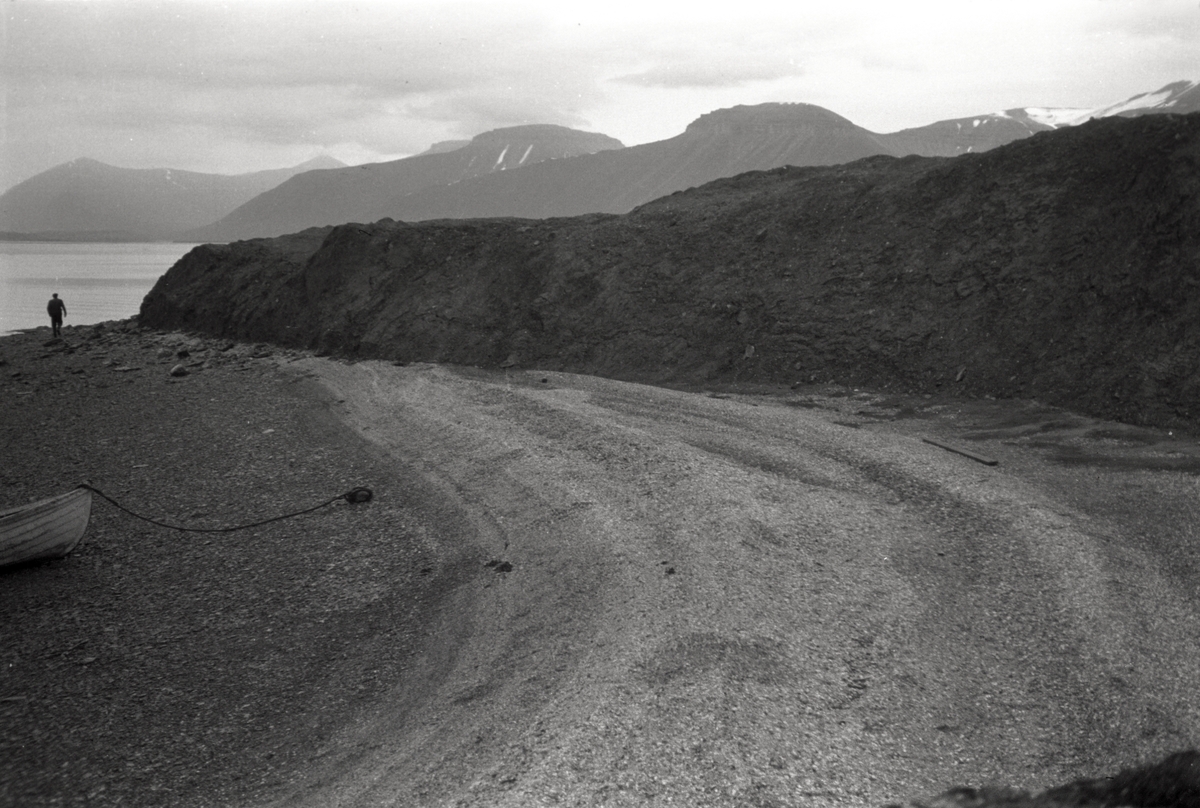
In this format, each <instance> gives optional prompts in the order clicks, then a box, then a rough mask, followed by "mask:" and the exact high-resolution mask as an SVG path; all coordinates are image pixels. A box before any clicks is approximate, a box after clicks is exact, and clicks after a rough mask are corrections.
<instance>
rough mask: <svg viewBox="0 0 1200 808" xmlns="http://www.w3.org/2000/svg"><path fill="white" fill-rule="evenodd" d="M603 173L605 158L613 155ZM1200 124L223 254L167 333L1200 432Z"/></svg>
mask: <svg viewBox="0 0 1200 808" xmlns="http://www.w3.org/2000/svg"><path fill="white" fill-rule="evenodd" d="M601 156H602V155H601ZM1198 168H1200V115H1195V114H1193V115H1187V116H1180V115H1153V116H1143V117H1139V118H1130V119H1126V118H1120V117H1115V118H1107V119H1101V120H1095V121H1092V122H1090V123H1087V124H1084V125H1081V126H1078V127H1074V128H1069V129H1061V130H1056V131H1051V132H1043V133H1038V134H1035V135H1034V136H1032V137H1030V138H1027V139H1023V140H1019V141H1016V142H1013V143H1010V144H1008V145H1007V146H1004V147H1001V148H998V149H994V150H991V151H988V152H985V153H983V154H968V155H963V156H961V157H957V158H923V157H906V158H895V157H888V156H876V157H871V158H867V159H863V160H859V161H857V162H854V163H850V164H843V165H834V166H825V167H807V168H779V169H774V170H771V171H767V172H750V173H746V174H742V175H739V176H737V177H732V178H728V179H721V180H717V181H715V182H712V183H709V184H707V185H704V186H701V187H699V188H695V189H692V190H690V191H686V192H680V193H676V194H673V195H670V196H667V197H664V198H662V199H658V200H655V201H653V202H651V203H649V204H646V205H643V206H640V207H638V208H637V209H635V210H634V211H632V212H630V213H628V214H623V215H604V214H593V215H587V216H580V217H575V218H563V219H548V220H534V221H522V220H513V219H490V220H474V221H437V222H427V223H419V224H405V223H401V222H395V221H392V220H381V221H379V222H376V223H375V224H371V225H361V224H352V225H342V226H338V227H333V228H325V229H314V230H309V231H305V232H302V233H298V234H294V235H291V236H287V237H283V238H280V239H274V240H266V239H260V240H253V241H247V242H238V243H234V244H230V245H204V246H201V247H198V248H196V249H194V250H193V251H192V252H190V253H189V254H188V255H187V256H185V257H184V258H183V259H182V260H181V261H180V262H179V263H178V264H176V266H175V267H173V268H172V269H171V270H170V271H169V272H168V273H167V274H166V275H165V276H164V277H163V278H162V279H161V280H160V281H159V283H158V284H157V285H156V286H155V288H154V289H153V290H152V291H151V293H150V294H149V295H148V296H147V297H146V299H145V302H144V303H143V306H142V311H141V315H140V316H141V321H142V322H143V323H144V324H145V325H149V326H152V327H157V328H180V329H188V330H195V331H200V332H204V333H208V334H213V335H219V336H223V337H236V338H241V339H250V340H263V341H270V342H275V343H278V344H281V345H288V346H295V347H308V348H316V349H319V350H321V351H324V352H330V353H336V354H338V355H345V356H350V357H380V358H389V359H395V360H400V361H417V360H420V361H434V362H447V363H457V364H464V365H480V366H486V367H498V366H523V367H537V368H546V369H559V370H569V371H574V372H581V373H590V374H595V375H603V376H609V377H613V378H621V379H632V380H638V381H652V382H657V383H668V384H672V383H682V384H697V383H703V384H711V383H772V384H795V383H808V382H826V381H837V382H839V383H843V384H862V385H868V386H875V387H879V388H891V389H903V390H907V391H927V392H940V393H943V394H962V395H971V396H1003V397H1028V398H1038V399H1041V400H1043V401H1045V402H1047V403H1052V404H1057V405H1060V406H1066V407H1070V408H1073V409H1076V410H1079V411H1082V412H1086V413H1089V414H1093V415H1097V416H1101V417H1109V418H1116V419H1119V420H1125V421H1129V422H1134V423H1141V424H1155V425H1168V426H1169V425H1175V426H1191V427H1196V426H1198V425H1200V410H1198V409H1197V402H1200V261H1198V260H1197V258H1198V256H1200V202H1198V200H1200V170H1198Z"/></svg>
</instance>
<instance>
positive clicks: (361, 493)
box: [77, 483, 373, 533]
mask: <svg viewBox="0 0 1200 808" xmlns="http://www.w3.org/2000/svg"><path fill="white" fill-rule="evenodd" d="M77 487H78V488H86V489H87V490H89V491H91V492H92V493H93V494H97V495H99V496H101V497H103V498H104V499H106V500H108V501H109V502H110V503H111V504H112V505H114V506H116V507H117V508H120V509H121V510H123V511H125V513H127V514H129V515H130V516H133V517H135V518H137V519H141V520H142V521H143V522H149V523H150V524H152V525H158V526H159V527H165V528H170V529H171V530H184V531H187V532H188V533H232V532H233V531H235V530H246V529H247V528H252V527H260V526H262V525H269V524H270V523H272V522H279V521H282V520H284V519H291V518H292V517H294V516H303V515H304V514H306V513H312V512H313V511H317V510H320V509H321V508H324V507H326V506H327V505H332V504H333V503H335V502H337V501H338V500H339V499H344V500H346V501H347V502H350V503H357V502H370V501H371V497H372V496H373V495H372V493H371V489H370V488H364V487H362V486H359V487H358V488H351V489H350V490H349V491H347V492H346V493H344V494H338V495H337V496H336V497H331V498H330V499H327V500H326V501H324V502H322V503H321V504H320V505H314V506H312V507H311V508H305V509H304V510H302V511H295V512H293V513H285V514H283V515H282V516H274V517H272V518H270V519H264V520H262V521H261V522H251V523H250V524H248V525H234V526H233V527H183V526H182V525H171V524H168V523H166V522H160V521H158V520H157V519H151V518H150V517H149V516H142V515H141V514H140V513H135V512H133V511H131V510H129V509H128V508H126V507H125V506H124V505H122V504H121V503H119V502H117V501H116V500H115V499H113V498H112V497H110V496H109V495H108V494H106V493H104V492H103V491H101V490H100V489H99V488H97V487H96V486H94V485H91V484H89V483H80V484H79V485H78V486H77Z"/></svg>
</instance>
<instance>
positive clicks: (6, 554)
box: [0, 488, 92, 567]
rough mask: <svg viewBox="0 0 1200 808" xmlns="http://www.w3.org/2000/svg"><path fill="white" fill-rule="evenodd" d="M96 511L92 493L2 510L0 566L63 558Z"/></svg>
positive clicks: (76, 493)
mask: <svg viewBox="0 0 1200 808" xmlns="http://www.w3.org/2000/svg"><path fill="white" fill-rule="evenodd" d="M91 514H92V492H91V491H89V490H88V489H86V488H76V489H75V490H74V491H70V492H68V493H66V494H63V495H61V496H57V497H51V498H50V499H43V500H40V501H38V502H31V503H30V504H28V505H22V506H20V507H19V508H11V509H9V510H6V511H0V567H3V566H7V565H8V564H18V563H20V562H22V561H33V560H35V559H39V558H62V557H63V556H65V555H66V554H67V553H69V552H71V551H72V550H74V549H75V545H77V544H79V540H80V539H82V538H83V532H84V531H85V530H87V525H88V519H89V518H90V517H91Z"/></svg>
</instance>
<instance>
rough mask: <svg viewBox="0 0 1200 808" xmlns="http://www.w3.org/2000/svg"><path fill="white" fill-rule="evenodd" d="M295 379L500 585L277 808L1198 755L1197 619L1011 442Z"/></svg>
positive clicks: (483, 381) (609, 793)
mask: <svg viewBox="0 0 1200 808" xmlns="http://www.w3.org/2000/svg"><path fill="white" fill-rule="evenodd" d="M297 364H298V366H299V367H301V368H302V369H303V370H307V371H311V372H314V373H316V374H317V375H318V376H319V378H320V380H321V382H322V383H323V384H324V385H326V386H327V387H328V388H329V389H330V390H331V391H333V395H334V398H335V399H341V403H340V404H339V405H338V407H339V409H338V411H337V412H338V415H339V417H340V418H342V419H344V420H345V421H346V423H348V424H349V425H351V426H352V427H353V428H355V429H356V430H357V431H358V432H359V433H360V434H361V435H363V436H364V437H366V438H367V439H368V440H371V441H373V442H374V443H375V444H376V445H377V446H378V447H379V449H380V451H381V452H383V453H384V454H385V455H390V456H393V457H395V458H396V460H397V462H399V463H404V464H407V465H408V466H409V467H410V468H413V469H416V470H417V471H418V472H419V473H420V474H421V475H422V476H423V477H424V478H425V479H426V480H428V481H430V484H431V485H434V486H435V487H438V488H439V490H441V491H443V492H448V496H449V497H450V499H451V500H452V501H453V502H454V503H455V504H454V505H453V506H452V507H453V509H455V510H456V512H457V514H458V515H459V517H461V518H462V519H464V520H465V523H469V524H472V525H475V526H476V528H475V529H472V530H462V531H461V540H462V541H463V542H465V543H468V544H470V545H471V546H472V547H473V548H474V549H473V550H471V552H474V553H476V554H477V555H478V558H479V560H480V563H481V565H482V564H483V563H484V562H486V561H492V562H499V563H497V564H495V565H493V567H492V569H493V570H499V569H503V568H504V567H503V565H505V564H509V565H511V570H509V571H505V572H495V573H489V574H485V575H480V576H478V577H477V578H475V579H472V581H471V582H469V583H468V584H466V585H464V586H463V587H462V588H461V590H460V592H459V593H458V594H457V596H456V599H455V606H454V608H451V609H448V610H447V611H446V612H445V613H444V614H443V616H442V621H443V624H442V626H441V627H433V628H432V633H433V634H434V635H435V636H436V635H437V634H438V632H439V631H442V630H445V631H448V632H450V631H451V629H453V632H452V633H453V634H454V635H455V636H457V637H459V638H460V639H459V641H457V644H456V647H455V649H454V661H453V665H451V666H450V668H451V669H450V670H449V672H448V673H447V674H446V675H445V677H444V678H443V679H441V680H439V681H433V682H429V683H428V687H427V688H426V689H425V690H424V691H423V700H422V703H421V704H419V705H412V711H411V712H410V713H406V714H405V718H404V720H403V721H399V720H393V719H392V718H389V715H388V709H387V702H386V701H383V702H381V703H380V706H379V710H378V711H377V715H376V717H375V718H374V719H373V720H365V721H362V722H359V723H357V724H354V725H351V726H348V727H347V728H346V729H345V731H344V734H343V737H342V739H341V741H340V744H341V746H342V747H343V748H344V749H354V750H356V751H355V753H354V754H353V755H351V754H344V755H341V756H340V757H338V758H337V759H336V760H333V761H331V762H330V763H329V764H328V766H327V768H325V769H322V770H315V771H314V772H313V775H312V777H311V778H310V780H309V782H308V783H306V784H305V785H304V786H303V787H298V788H297V789H295V790H292V791H289V792H286V793H284V794H282V795H281V797H280V799H279V801H278V802H279V804H310V805H327V804H338V805H364V806H366V805H378V804H399V805H451V804H453V805H477V806H485V805H486V806H504V805H512V806H518V805H536V804H558V805H598V804H603V805H673V804H680V805H746V804H757V805H795V804H804V805H817V806H820V805H830V806H833V805H838V806H845V805H878V804H881V803H883V802H886V801H888V800H892V799H899V798H903V797H908V796H915V795H920V794H924V793H931V792H936V791H941V790H943V789H945V788H947V787H949V786H951V785H957V784H966V785H972V784H974V785H978V784H982V783H987V782H1006V783H1012V784H1016V785H1020V786H1022V787H1026V788H1037V787H1042V786H1045V785H1049V784H1052V783H1055V782H1060V781H1062V780H1066V779H1071V778H1074V777H1079V776H1085V775H1091V774H1094V773H1101V772H1104V771H1111V770H1115V769H1116V768H1119V767H1120V766H1122V765H1128V764H1130V763H1133V762H1136V761H1138V760H1142V759H1146V758H1149V757H1158V756H1161V755H1163V754H1165V753H1167V752H1170V751H1174V750H1176V749H1178V748H1183V747H1186V746H1189V745H1192V746H1194V745H1196V744H1197V743H1198V742H1200V716H1198V715H1197V713H1196V710H1195V709H1194V708H1191V707H1188V706H1185V705H1183V704H1182V703H1181V694H1185V693H1187V692H1197V689H1198V688H1200V656H1198V653H1200V652H1198V651H1197V649H1198V648H1200V642H1198V640H1200V618H1198V616H1197V604H1196V601H1195V600H1194V599H1189V598H1188V597H1187V596H1186V595H1187V592H1186V590H1181V589H1180V585H1178V584H1172V583H1171V582H1169V581H1165V580H1164V577H1163V576H1162V575H1161V574H1160V572H1159V570H1160V569H1161V560H1160V559H1150V558H1143V557H1142V556H1143V555H1144V554H1145V553H1147V552H1149V550H1147V549H1145V548H1142V547H1139V546H1129V544H1128V542H1127V541H1126V538H1127V530H1126V529H1125V528H1123V527H1121V525H1119V524H1117V522H1116V521H1112V520H1105V519H1104V517H1103V515H1102V514H1098V513H1096V512H1095V511H1094V510H1088V509H1085V508H1080V507H1077V505H1078V501H1077V500H1076V499H1072V497H1070V496H1068V494H1069V490H1068V489H1069V486H1068V488H1064V487H1063V485H1066V483H1063V482H1062V480H1059V483H1058V484H1057V487H1055V486H1048V487H1047V486H1045V485H1044V484H1043V483H1044V480H1043V478H1042V477H1039V474H1041V472H1042V471H1043V470H1044V469H1045V468H1046V467H1047V464H1048V461H1046V460H1045V459H1044V458H1042V457H1040V456H1037V454H1036V450H1034V449H1032V448H1030V447H1024V446H1010V445H1006V444H1002V443H999V442H997V443H995V444H988V448H989V451H991V450H995V451H996V453H999V454H1001V455H1002V461H1003V462H1002V464H1001V466H999V467H998V468H994V469H992V468H985V467H982V466H978V465H976V464H973V463H972V462H971V461H969V460H967V459H965V458H962V457H960V456H957V455H952V454H949V453H945V452H942V451H941V450H939V449H936V448H934V447H931V446H929V445H927V444H923V443H921V442H920V441H919V440H918V439H917V437H916V436H915V435H916V433H917V431H918V430H935V431H936V430H943V431H946V432H948V433H950V434H954V432H955V429H956V427H955V424H954V423H952V422H951V421H950V420H947V419H942V420H939V421H929V422H924V423H913V422H902V421H890V420H885V419H882V418H880V419H864V418H862V417H858V416H854V415H848V412H853V411H854V409H853V408H854V407H861V406H862V402H852V401H845V400H835V399H830V398H823V399H822V398H816V399H813V398H810V399H808V400H807V401H801V400H799V399H795V397H792V398H787V397H783V398H780V397H775V398H770V397H763V396H741V395H731V396H720V397H715V396H704V395H699V394H695V393H687V392H679V391H672V390H664V389H660V388H652V387H644V386H640V385H632V384H624V383H620V382H615V381H608V380H603V379H597V378H591V377H582V376H572V375H569V374H562V373H542V372H537V371H513V372H509V373H490V372H484V371H473V370H468V369H451V368H444V367H438V366H431V365H412V366H407V367H395V366H392V365H386V364H382V363H375V362H367V363H360V364H355V365H345V364H339V363H333V362H327V361H322V360H307V361H304V362H300V363H297ZM813 401H816V406H811V407H810V406H808V405H809V404H812V403H813ZM873 404H879V400H878V399H876V400H875V401H874V402H873ZM1010 466H1011V468H1010ZM1122 473H1123V472H1120V471H1119V470H1108V471H1104V470H1101V477H1100V478H1099V479H1090V478H1089V480H1088V481H1087V485H1089V486H1097V485H1100V486H1105V485H1106V486H1111V487H1112V488H1113V489H1114V490H1117V489H1120V488H1121V487H1122V486H1124V484H1125V482H1126V481H1125V479H1124V478H1123V477H1122V476H1120V475H1121V474H1122ZM1156 473H1160V474H1168V475H1174V476H1172V477H1171V478H1170V479H1171V480H1173V481H1176V482H1178V479H1179V476H1178V475H1179V474H1181V472H1174V471H1167V472H1161V471H1160V472H1156ZM1073 503H1074V504H1073ZM1098 535H1103V536H1105V537H1106V541H1105V542H1100V541H1098V540H1097V538H1096V537H1097V536H1098ZM1139 554H1141V555H1139ZM1131 559H1133V560H1136V561H1137V563H1130V560H1131ZM1117 564H1120V565H1121V574H1122V576H1123V577H1124V579H1125V583H1124V584H1123V586H1124V587H1125V588H1124V589H1123V590H1121V591H1117V590H1115V589H1114V588H1113V587H1112V586H1110V585H1109V583H1108V581H1109V578H1110V577H1111V576H1112V575H1113V574H1114V571H1115V566H1114V565H1117ZM1183 585H1185V586H1194V585H1195V582H1194V581H1185V582H1184V584H1183ZM1130 593H1137V594H1136V597H1135V596H1133V595H1131V594H1130ZM397 697H398V698H403V695H402V694H398V695H397ZM363 750H365V751H363Z"/></svg>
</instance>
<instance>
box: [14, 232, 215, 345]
mask: <svg viewBox="0 0 1200 808" xmlns="http://www.w3.org/2000/svg"><path fill="white" fill-rule="evenodd" d="M194 246H196V245H195V244H170V243H152V244H143V243H134V244H110V243H67V242H50V241H0V335H3V334H9V333H12V332H13V331H16V330H18V329H22V328H34V327H36V326H41V325H44V326H49V325H50V315H48V314H46V301H47V300H49V299H50V295H51V294H52V293H53V292H58V296H59V297H60V298H62V300H63V302H64V303H66V304H67V316H66V318H65V319H64V320H63V324H64V325H68V326H70V325H91V324H92V323H101V322H104V321H105V320H124V319H125V318H127V317H132V316H133V315H135V314H137V313H138V310H139V309H140V308H141V306H142V298H143V297H145V296H146V293H147V292H149V291H150V288H151V287H152V286H154V282H155V281H157V280H158V279H159V277H161V276H162V274H163V273H164V272H166V271H167V270H168V269H170V268H171V265H172V264H174V263H175V262H176V261H178V260H179V259H180V258H182V257H183V255H184V254H185V253H187V252H188V251H189V250H191V249H192V247H194Z"/></svg>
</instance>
